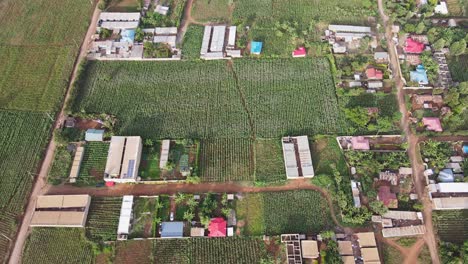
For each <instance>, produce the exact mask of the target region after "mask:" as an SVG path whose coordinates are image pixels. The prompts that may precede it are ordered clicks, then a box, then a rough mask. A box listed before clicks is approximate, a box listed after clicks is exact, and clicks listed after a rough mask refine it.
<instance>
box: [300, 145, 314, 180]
mask: <svg viewBox="0 0 468 264" xmlns="http://www.w3.org/2000/svg"><path fill="white" fill-rule="evenodd" d="M296 139H297V147H298V151H299V161H300V163H301V168H302V176H304V177H311V176H314V167H313V165H312V156H311V154H310V148H309V138H308V137H307V136H300V137H296Z"/></svg>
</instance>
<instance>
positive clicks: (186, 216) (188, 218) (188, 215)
mask: <svg viewBox="0 0 468 264" xmlns="http://www.w3.org/2000/svg"><path fill="white" fill-rule="evenodd" d="M194 217H195V215H194V214H193V212H192V211H185V212H184V216H183V218H184V220H186V221H188V222H191V221H192V219H193V218H194Z"/></svg>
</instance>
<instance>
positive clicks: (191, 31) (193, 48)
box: [182, 25, 204, 59]
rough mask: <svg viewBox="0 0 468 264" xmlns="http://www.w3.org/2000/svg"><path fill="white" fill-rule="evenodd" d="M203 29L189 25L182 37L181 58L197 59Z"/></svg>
mask: <svg viewBox="0 0 468 264" xmlns="http://www.w3.org/2000/svg"><path fill="white" fill-rule="evenodd" d="M203 32H204V28H203V27H202V26H198V25H190V26H189V27H188V29H187V32H186V33H185V35H184V44H183V45H182V57H183V58H184V59H199V58H200V50H201V45H202V39H203Z"/></svg>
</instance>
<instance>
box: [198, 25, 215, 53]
mask: <svg viewBox="0 0 468 264" xmlns="http://www.w3.org/2000/svg"><path fill="white" fill-rule="evenodd" d="M212 28H213V27H212V26H205V31H204V33H203V41H202V47H201V50H200V54H202V55H203V54H206V53H208V48H209V46H210V37H211V30H212Z"/></svg>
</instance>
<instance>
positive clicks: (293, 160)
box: [282, 136, 314, 179]
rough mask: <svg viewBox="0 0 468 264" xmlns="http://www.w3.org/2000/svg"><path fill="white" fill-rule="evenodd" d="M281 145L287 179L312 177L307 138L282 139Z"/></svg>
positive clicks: (312, 171) (312, 170) (312, 168)
mask: <svg viewBox="0 0 468 264" xmlns="http://www.w3.org/2000/svg"><path fill="white" fill-rule="evenodd" d="M282 145H283V156H284V165H285V168H286V176H287V177H288V179H297V178H300V177H305V178H312V177H314V167H313V165H312V156H311V154H310V148H309V139H308V137H307V136H298V137H283V139H282Z"/></svg>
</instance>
